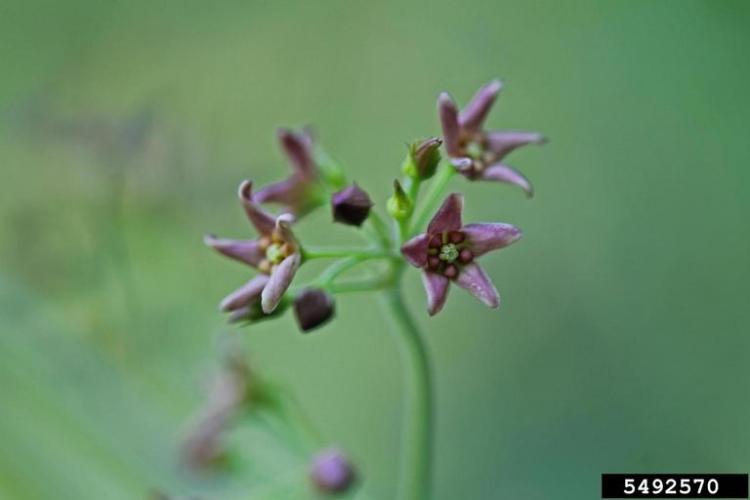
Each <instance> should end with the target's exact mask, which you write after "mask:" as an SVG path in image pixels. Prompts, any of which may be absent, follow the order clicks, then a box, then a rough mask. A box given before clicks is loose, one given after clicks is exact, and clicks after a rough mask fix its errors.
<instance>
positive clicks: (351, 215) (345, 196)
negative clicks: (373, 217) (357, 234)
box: [331, 184, 372, 226]
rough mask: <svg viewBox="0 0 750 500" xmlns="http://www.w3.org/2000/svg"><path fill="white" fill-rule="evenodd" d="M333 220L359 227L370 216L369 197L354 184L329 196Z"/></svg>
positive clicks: (370, 205) (370, 204)
mask: <svg viewBox="0 0 750 500" xmlns="http://www.w3.org/2000/svg"><path fill="white" fill-rule="evenodd" d="M331 205H332V207H333V220H334V221H336V222H341V223H342V224H349V225H351V226H361V225H362V223H363V222H364V221H365V220H366V219H367V217H368V216H369V215H370V208H371V207H372V201H371V200H370V196H369V195H368V194H367V193H366V192H365V191H364V190H362V189H361V188H360V187H359V186H357V185H356V184H352V185H351V186H349V187H348V188H345V189H343V190H341V191H339V192H338V193H334V194H333V196H331Z"/></svg>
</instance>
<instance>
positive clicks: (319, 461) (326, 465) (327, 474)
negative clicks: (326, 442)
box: [310, 448, 355, 493]
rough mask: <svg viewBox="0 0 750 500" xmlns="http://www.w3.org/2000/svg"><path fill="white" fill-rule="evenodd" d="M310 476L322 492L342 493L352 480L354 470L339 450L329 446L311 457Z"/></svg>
mask: <svg viewBox="0 0 750 500" xmlns="http://www.w3.org/2000/svg"><path fill="white" fill-rule="evenodd" d="M310 477H311V478H312V481H313V483H315V486H317V488H318V489H319V490H320V491H321V492H323V493H343V492H345V491H346V490H348V489H349V487H350V486H351V485H352V483H353V482H354V479H355V472H354V467H353V466H352V464H351V463H350V462H349V460H348V459H347V458H346V456H344V454H343V453H342V452H341V451H339V450H337V449H335V448H330V449H327V450H323V451H320V452H318V453H317V454H316V455H315V457H313V463H312V469H311V470H310Z"/></svg>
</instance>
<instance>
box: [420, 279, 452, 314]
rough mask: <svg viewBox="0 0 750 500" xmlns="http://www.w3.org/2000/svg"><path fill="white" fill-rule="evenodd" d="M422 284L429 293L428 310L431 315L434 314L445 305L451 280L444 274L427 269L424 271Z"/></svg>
mask: <svg viewBox="0 0 750 500" xmlns="http://www.w3.org/2000/svg"><path fill="white" fill-rule="evenodd" d="M422 284H423V285H424V291H425V292H426V293H427V312H428V313H429V314H430V316H434V315H435V314H437V313H439V312H440V310H441V309H442V308H443V306H444V305H445V299H447V298H448V285H449V284H450V281H449V280H448V278H446V277H445V276H443V275H442V274H437V273H433V272H430V271H425V272H423V273H422Z"/></svg>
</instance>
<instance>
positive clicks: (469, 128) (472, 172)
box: [438, 80, 545, 196]
mask: <svg viewBox="0 0 750 500" xmlns="http://www.w3.org/2000/svg"><path fill="white" fill-rule="evenodd" d="M501 89H502V84H501V83H500V81H498V80H494V81H492V82H490V83H488V84H487V85H485V86H484V87H482V88H481V89H479V91H478V92H477V93H476V95H474V98H473V99H472V100H471V102H470V103H469V104H468V105H467V106H466V107H465V108H464V109H463V110H462V111H461V112H459V110H458V106H456V103H455V102H454V101H453V99H452V98H451V97H450V95H448V94H447V93H445V92H443V93H442V94H440V97H438V111H439V114H440V122H441V124H442V127H443V140H444V141H445V149H446V152H447V153H448V155H449V156H450V157H451V159H452V163H453V165H454V166H455V167H456V169H457V170H458V171H459V172H460V173H462V174H463V175H464V176H466V177H467V178H468V179H470V180H488V181H498V182H506V183H508V184H514V185H516V186H518V187H520V188H521V189H523V190H524V191H525V192H526V194H527V196H531V195H532V194H533V188H532V186H531V182H529V180H528V179H527V178H526V177H525V176H524V175H523V174H521V173H520V172H519V171H518V170H516V169H514V168H512V167H510V166H508V165H506V164H504V163H502V161H503V159H504V158H505V157H506V156H507V155H508V154H509V153H510V152H511V151H513V150H515V149H517V148H519V147H521V146H525V145H527V144H542V143H544V142H545V138H544V136H542V135H541V134H538V133H536V132H523V131H512V130H507V131H506V130H484V129H483V125H484V121H485V119H486V118H487V114H488V113H489V111H490V108H491V107H492V105H493V103H494V102H495V99H496V98H497V96H498V94H499V93H500V90H501Z"/></svg>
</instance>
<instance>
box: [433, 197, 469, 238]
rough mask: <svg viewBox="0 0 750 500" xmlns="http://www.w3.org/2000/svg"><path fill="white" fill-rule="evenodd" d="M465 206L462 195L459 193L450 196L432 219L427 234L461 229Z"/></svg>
mask: <svg viewBox="0 0 750 500" xmlns="http://www.w3.org/2000/svg"><path fill="white" fill-rule="evenodd" d="M463 206H464V198H463V196H462V195H460V194H459V193H452V194H449V195H448V197H447V198H446V199H445V201H443V204H442V205H441V206H440V208H438V211H437V212H435V215H434V216H433V217H432V220H431V221H430V225H429V226H427V233H428V234H435V233H442V232H443V231H458V230H459V229H461V212H462V210H463Z"/></svg>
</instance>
